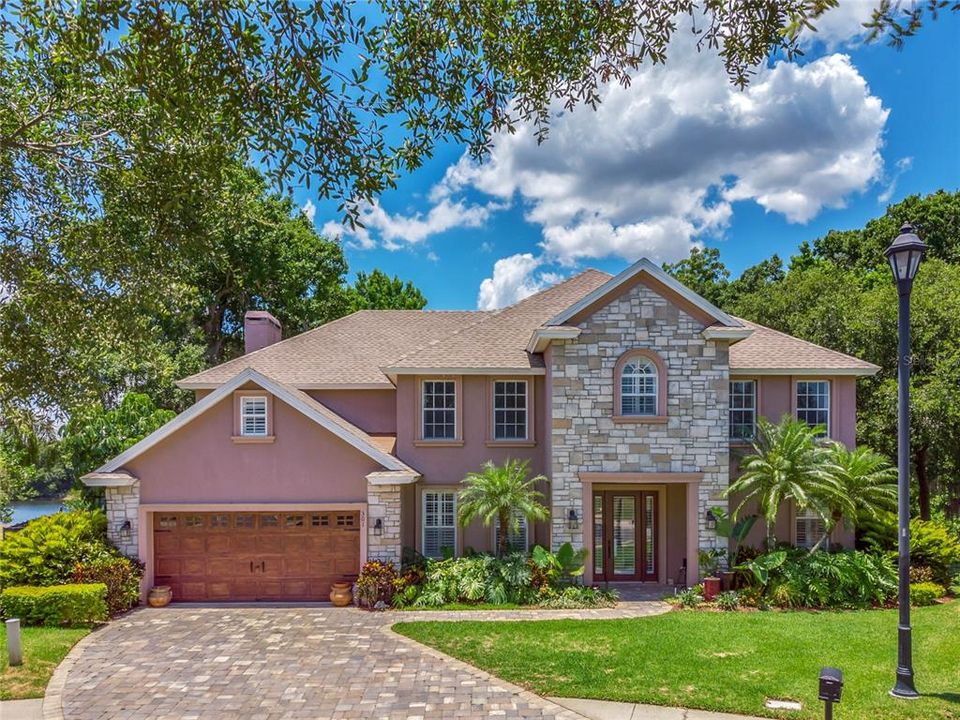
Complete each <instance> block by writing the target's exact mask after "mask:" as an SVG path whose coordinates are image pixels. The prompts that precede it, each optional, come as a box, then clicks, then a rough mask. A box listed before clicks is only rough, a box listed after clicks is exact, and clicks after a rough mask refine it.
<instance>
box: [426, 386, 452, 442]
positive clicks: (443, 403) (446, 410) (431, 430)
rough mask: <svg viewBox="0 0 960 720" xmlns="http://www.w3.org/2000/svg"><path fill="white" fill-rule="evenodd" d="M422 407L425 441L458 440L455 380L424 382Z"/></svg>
mask: <svg viewBox="0 0 960 720" xmlns="http://www.w3.org/2000/svg"><path fill="white" fill-rule="evenodd" d="M420 407H421V412H422V415H421V427H420V433H421V437H422V438H423V439H424V440H456V438H457V384H456V383H455V382H454V381H453V380H424V381H423V383H422V384H421V396H420Z"/></svg>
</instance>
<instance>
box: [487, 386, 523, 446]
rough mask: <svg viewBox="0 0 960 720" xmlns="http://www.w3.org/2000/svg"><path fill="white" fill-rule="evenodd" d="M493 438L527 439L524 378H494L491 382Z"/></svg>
mask: <svg viewBox="0 0 960 720" xmlns="http://www.w3.org/2000/svg"><path fill="white" fill-rule="evenodd" d="M493 438H494V440H526V439H527V381H526V380H496V381H495V382H494V383H493Z"/></svg>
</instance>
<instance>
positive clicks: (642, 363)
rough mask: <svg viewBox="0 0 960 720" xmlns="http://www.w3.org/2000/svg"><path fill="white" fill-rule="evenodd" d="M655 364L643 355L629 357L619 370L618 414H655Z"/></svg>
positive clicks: (656, 382)
mask: <svg viewBox="0 0 960 720" xmlns="http://www.w3.org/2000/svg"><path fill="white" fill-rule="evenodd" d="M657 372H658V371H657V366H656V365H655V364H654V363H653V361H652V360H650V359H649V358H645V357H636V358H631V359H630V360H628V361H627V362H626V364H625V365H624V366H623V369H622V370H621V371H620V414H621V415H656V414H657V406H658V404H659V403H658V400H659V398H658V397H657V393H658V392H659V380H658V377H657Z"/></svg>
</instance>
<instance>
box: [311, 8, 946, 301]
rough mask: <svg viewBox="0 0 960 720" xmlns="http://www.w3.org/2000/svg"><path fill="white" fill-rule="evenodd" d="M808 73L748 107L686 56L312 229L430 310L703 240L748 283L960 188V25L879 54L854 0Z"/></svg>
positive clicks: (771, 73) (458, 156)
mask: <svg viewBox="0 0 960 720" xmlns="http://www.w3.org/2000/svg"><path fill="white" fill-rule="evenodd" d="M841 2H842V4H841V8H840V9H839V10H836V11H832V12H833V13H834V14H833V16H832V17H830V18H825V19H824V22H823V24H822V26H821V30H822V33H821V34H820V35H819V39H817V40H815V41H814V40H811V41H810V42H809V43H808V47H807V52H806V54H805V56H804V57H803V58H802V59H799V60H798V61H795V62H794V63H781V64H780V65H772V66H771V67H769V68H766V69H765V71H764V72H761V73H760V74H759V75H758V76H757V78H756V80H755V81H754V82H753V83H752V84H751V87H750V88H749V89H748V90H747V91H746V92H745V93H740V92H738V91H736V90H735V89H733V88H731V87H729V86H728V85H727V84H726V83H725V82H724V80H723V77H722V69H721V68H720V67H719V63H718V62H717V61H716V58H713V57H711V56H704V55H698V54H697V53H696V52H694V51H693V50H692V49H691V48H690V47H688V46H686V45H684V43H683V42H678V43H676V44H675V47H672V48H671V55H670V57H669V59H668V64H667V66H666V68H651V69H645V70H642V71H641V72H640V73H639V74H638V76H635V78H634V83H633V85H632V88H631V90H630V91H619V89H613V90H611V92H610V94H608V97H606V98H605V103H604V104H603V105H601V110H600V111H599V112H597V113H594V112H593V111H590V110H580V111H577V112H575V113H574V114H573V115H572V116H570V115H564V116H562V117H561V116H558V118H557V120H556V121H555V123H554V129H553V134H552V136H551V138H550V139H549V140H548V141H547V142H546V143H544V144H543V145H540V146H536V145H535V143H533V142H532V139H531V136H530V132H529V131H528V130H525V129H523V128H521V129H520V131H519V132H518V134H517V135H515V136H511V137H504V138H500V139H499V142H497V143H495V146H494V152H493V154H492V156H491V158H490V159H488V160H487V161H486V162H485V163H484V164H483V165H480V166H476V165H475V164H472V163H470V162H468V161H466V160H465V159H462V158H463V155H464V148H463V147H460V146H457V145H453V144H448V145H445V146H442V147H441V148H440V150H439V152H437V153H436V155H435V157H434V158H433V159H432V160H430V161H429V162H428V163H427V164H426V165H425V166H424V167H422V168H421V169H419V170H418V171H417V172H415V173H413V174H411V175H409V176H406V177H403V178H401V179H400V181H399V183H398V188H397V189H396V190H394V191H391V192H389V193H387V194H385V195H384V196H383V197H381V198H379V200H378V201H377V203H376V205H375V206H374V207H371V208H367V209H366V211H365V217H366V218H367V225H368V231H367V232H366V233H362V234H360V235H351V234H350V233H349V232H345V231H344V230H343V229H342V228H340V227H339V221H340V219H341V218H340V216H339V214H338V213H337V210H336V204H335V203H334V202H332V201H322V200H320V199H318V198H316V197H315V196H311V194H310V193H309V192H306V191H299V192H297V193H295V198H296V200H297V201H298V203H299V204H300V205H308V204H309V206H310V209H311V211H312V214H313V218H314V224H315V225H316V226H317V228H318V229H320V230H323V231H325V232H327V233H328V234H333V233H337V232H339V233H342V237H341V240H342V242H343V243H344V248H345V252H346V256H347V259H348V261H349V264H350V269H351V272H352V273H353V272H356V271H358V270H370V269H372V268H374V267H378V268H380V269H382V270H384V271H386V272H388V273H390V274H397V275H399V276H400V277H402V278H405V279H409V280H412V281H413V282H414V283H415V284H416V285H417V286H418V287H420V288H421V289H422V290H423V292H424V293H425V294H426V296H427V298H428V299H429V306H428V307H430V308H433V309H450V308H475V307H478V306H483V307H497V306H502V305H504V304H508V303H509V302H513V301H515V300H517V299H519V298H520V297H523V296H524V295H526V294H529V293H530V292H533V291H535V290H537V289H538V288H540V287H543V286H545V285H546V284H549V283H551V282H554V281H556V280H557V279H559V278H562V277H565V276H567V275H569V274H571V273H573V272H576V271H577V270H578V269H582V268H584V267H598V268H601V269H603V270H607V271H609V272H617V271H619V270H621V269H622V268H624V267H625V266H626V265H627V264H628V262H629V261H632V260H635V259H636V258H638V257H640V256H642V255H646V256H649V257H651V258H652V259H654V260H655V261H658V262H663V261H673V260H676V259H678V258H680V257H684V256H686V255H687V254H688V252H689V249H690V247H691V246H692V245H694V244H700V245H708V246H715V247H719V248H720V250H721V256H722V258H723V259H724V261H725V262H726V263H727V265H728V266H729V267H730V268H731V270H732V271H733V272H734V273H738V272H739V271H741V270H743V269H744V268H745V267H748V266H750V265H752V264H754V263H756V262H758V261H760V260H762V259H764V258H766V257H768V256H769V255H771V254H772V253H773V252H777V253H780V254H781V256H783V257H787V256H789V255H790V254H792V253H793V252H794V251H795V250H796V248H797V246H798V244H799V243H800V242H802V241H803V240H812V239H813V238H816V237H818V236H820V235H822V234H823V233H825V232H826V231H827V230H828V229H831V228H854V227H859V226H862V225H863V224H864V222H865V221H866V220H868V219H869V218H871V217H875V216H877V215H880V214H882V213H883V210H884V208H885V206H886V204H888V203H894V202H897V201H898V200H900V199H902V198H903V197H905V196H907V195H910V194H914V193H921V194H923V193H927V192H931V191H933V190H936V189H938V188H947V189H950V190H956V189H958V188H960V17H958V16H957V14H956V13H946V14H944V15H943V16H942V18H941V19H940V20H938V21H937V22H932V23H928V24H927V25H926V27H924V28H923V29H922V30H921V32H920V33H919V34H918V35H917V36H916V37H914V38H911V39H909V40H908V41H907V43H906V45H905V47H904V49H903V50H901V51H896V50H894V49H892V48H890V47H888V46H887V45H884V44H870V45H865V44H863V42H862V41H861V39H860V38H859V37H858V30H859V22H861V18H862V17H863V16H864V14H865V13H866V12H868V10H869V8H868V6H867V5H866V4H863V3H860V2H858V0H852V1H846V0H841Z"/></svg>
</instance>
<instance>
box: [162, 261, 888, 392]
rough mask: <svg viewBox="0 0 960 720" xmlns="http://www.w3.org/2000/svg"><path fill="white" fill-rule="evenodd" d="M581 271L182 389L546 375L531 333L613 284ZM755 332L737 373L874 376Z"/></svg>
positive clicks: (415, 314) (335, 328) (853, 362)
mask: <svg viewBox="0 0 960 720" xmlns="http://www.w3.org/2000/svg"><path fill="white" fill-rule="evenodd" d="M610 279H611V276H610V275H608V274H607V273H604V272H600V271H599V270H592V269H591V270H585V271H584V272H581V273H579V274H577V275H574V276H573V277H571V278H569V279H567V280H565V281H563V282H561V283H558V284H557V285H554V286H552V287H550V288H547V289H546V290H543V291H542V292H539V293H537V294H535V295H531V296H530V297H528V298H526V299H524V300H521V301H520V302H518V303H515V304H514V305H511V306H509V307H506V308H503V309H502V310H498V311H422V310H361V311H359V312H356V313H353V314H352V315H348V316H346V317H343V318H340V319H339V320H334V321H333V322H329V323H327V324H326V325H321V326H320V327H318V328H314V329H313V330H309V331H307V332H305V333H302V334H300V335H297V336H295V337H292V338H289V339H287V340H284V341H282V342H279V343H276V344H274V345H270V346H268V347H265V348H263V349H261V350H257V351H256V352H253V353H250V354H248V355H243V356H241V357H238V358H236V359H234V360H231V361H229V362H226V363H223V364H222V365H218V366H216V367H214V368H210V369H209V370H205V371H204V372H201V373H197V374H196V375H191V376H190V377H187V378H184V379H183V380H181V381H180V383H178V384H179V385H180V386H181V387H187V388H202V387H210V388H212V387H217V386H219V385H221V384H222V383H225V382H227V381H228V380H230V379H231V378H232V377H234V376H235V375H236V374H237V373H239V372H240V371H241V370H243V369H244V368H248V367H249V368H253V369H254V370H257V371H259V372H261V373H263V374H264V375H267V376H269V377H271V378H274V379H275V380H277V381H279V382H282V383H285V384H287V385H290V386H293V387H299V388H310V387H324V386H326V387H329V386H340V385H343V386H354V387H356V386H365V387H383V388H392V387H393V384H392V383H391V382H390V379H389V378H388V377H387V375H388V374H392V373H395V372H398V371H401V370H406V371H409V370H411V369H418V368H424V369H426V368H434V369H446V368H449V369H456V368H461V369H465V368H471V369H480V370H484V369H489V370H492V371H522V370H529V369H531V368H534V369H535V368H542V367H543V358H542V357H541V356H540V355H537V354H530V353H528V352H527V351H526V347H527V343H528V341H529V340H530V336H531V334H532V333H533V331H534V330H535V329H536V328H538V327H541V326H543V325H544V324H545V323H547V322H548V321H549V320H550V319H551V318H553V317H555V316H557V315H558V314H559V313H561V312H562V311H564V310H565V309H567V308H569V307H570V306H571V305H573V304H574V303H576V302H577V301H579V300H581V299H582V298H584V297H585V296H587V295H589V294H590V293H592V292H593V291H595V290H597V289H598V288H600V287H601V286H603V285H604V284H605V283H607V282H608V281H610ZM737 320H739V321H740V322H742V323H743V324H744V325H745V326H747V327H748V328H750V329H752V330H753V331H754V332H753V334H752V335H751V336H750V337H748V338H746V339H745V340H741V341H739V342H737V343H735V344H733V345H731V347H730V368H731V370H733V371H734V372H746V371H758V372H763V371H769V372H773V371H784V372H789V371H791V370H794V371H798V372H803V371H805V370H807V371H823V372H825V373H827V372H831V371H836V372H837V373H838V374H843V373H847V374H858V375H864V374H872V373H874V372H876V371H877V370H878V368H877V367H876V366H875V365H872V364H870V363H868V362H865V361H863V360H859V359H857V358H854V357H850V356H849V355H844V354H843V353H839V352H836V351H833V350H828V349H827V348H823V347H820V346H819V345H814V344H813V343H808V342H805V341H804V340H800V339H798V338H795V337H791V336H790V335H786V334H784V333H781V332H777V331H776V330H772V329H770V328H766V327H763V326H762V325H757V324H756V323H751V322H749V321H747V320H740V319H739V318H737Z"/></svg>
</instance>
